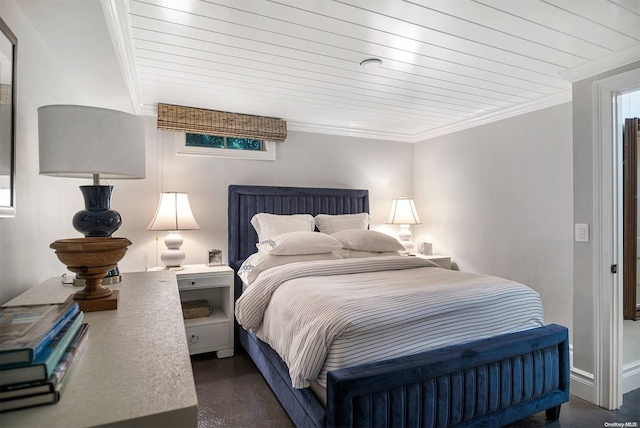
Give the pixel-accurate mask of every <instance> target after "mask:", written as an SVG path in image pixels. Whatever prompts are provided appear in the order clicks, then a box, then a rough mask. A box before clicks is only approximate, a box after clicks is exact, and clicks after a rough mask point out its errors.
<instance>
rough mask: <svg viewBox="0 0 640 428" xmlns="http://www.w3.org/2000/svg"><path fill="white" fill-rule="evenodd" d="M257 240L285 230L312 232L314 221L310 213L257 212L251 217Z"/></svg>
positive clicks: (314, 225) (271, 236)
mask: <svg viewBox="0 0 640 428" xmlns="http://www.w3.org/2000/svg"><path fill="white" fill-rule="evenodd" d="M251 225H252V226H253V228H254V229H255V230H256V232H257V233H258V242H260V241H265V240H267V239H269V238H273V237H274V236H277V235H280V234H282V233H287V232H313V231H314V229H315V227H316V223H315V221H314V220H313V217H312V216H311V215H310V214H293V215H277V214H267V213H258V214H256V215H254V216H253V217H251Z"/></svg>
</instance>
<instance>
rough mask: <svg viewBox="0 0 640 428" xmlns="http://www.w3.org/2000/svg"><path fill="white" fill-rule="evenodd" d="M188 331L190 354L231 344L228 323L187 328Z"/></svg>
mask: <svg viewBox="0 0 640 428" xmlns="http://www.w3.org/2000/svg"><path fill="white" fill-rule="evenodd" d="M186 330H187V340H188V342H189V352H192V351H198V350H201V349H207V348H217V347H222V346H224V345H228V344H229V323H228V322H223V323H217V324H205V325H200V326H193V327H187V328H186Z"/></svg>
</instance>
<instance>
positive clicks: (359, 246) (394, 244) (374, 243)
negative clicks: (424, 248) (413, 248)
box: [331, 230, 405, 252]
mask: <svg viewBox="0 0 640 428" xmlns="http://www.w3.org/2000/svg"><path fill="white" fill-rule="evenodd" d="M331 236H333V237H334V238H336V239H337V240H338V241H340V242H341V243H342V246H343V247H344V248H348V249H349V250H358V251H373V252H383V251H405V249H404V247H403V246H402V244H400V243H399V242H398V240H397V239H395V238H393V237H391V236H389V235H385V234H384V233H381V232H376V231H375V230H343V231H341V232H337V233H333V234H331Z"/></svg>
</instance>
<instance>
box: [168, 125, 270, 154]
mask: <svg viewBox="0 0 640 428" xmlns="http://www.w3.org/2000/svg"><path fill="white" fill-rule="evenodd" d="M174 134H175V135H176V151H177V153H178V154H189V155H200V156H215V157H226V158H235V159H259V160H275V159H276V148H275V143H274V142H271V141H263V140H255V139H252V138H238V137H223V136H219V135H202V134H190V133H181V132H180V133H174Z"/></svg>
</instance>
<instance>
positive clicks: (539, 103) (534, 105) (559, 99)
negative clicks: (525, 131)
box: [413, 89, 571, 143]
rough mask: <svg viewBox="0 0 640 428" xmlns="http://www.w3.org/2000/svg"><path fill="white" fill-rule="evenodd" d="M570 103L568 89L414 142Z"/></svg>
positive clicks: (427, 134) (423, 134) (439, 130)
mask: <svg viewBox="0 0 640 428" xmlns="http://www.w3.org/2000/svg"><path fill="white" fill-rule="evenodd" d="M570 101H571V89H566V90H564V91H562V92H558V93H555V94H552V95H547V96H546V97H543V98H539V99H537V100H533V101H530V102H528V103H525V104H520V105H517V106H513V107H509V108H506V109H503V110H499V111H495V112H492V113H489V114H485V115H483V116H478V117H474V118H471V119H467V120H464V121H462V122H458V123H454V124H453V125H447V126H443V127H441V128H436V129H432V130H429V131H425V132H421V133H420V134H416V135H414V136H413V140H414V141H413V142H415V143H417V142H420V141H424V140H428V139H431V138H435V137H440V136H442V135H447V134H452V133H454V132H458V131H462V130H465V129H469V128H474V127H476V126H480V125H485V124H487V123H491V122H497V121H499V120H503V119H508V118H510V117H514V116H519V115H521V114H525V113H531V112H534V111H536V110H542V109H544V108H548V107H553V106H556V105H559V104H564V103H568V102H570Z"/></svg>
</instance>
